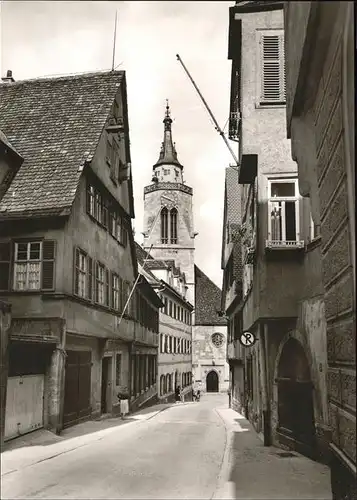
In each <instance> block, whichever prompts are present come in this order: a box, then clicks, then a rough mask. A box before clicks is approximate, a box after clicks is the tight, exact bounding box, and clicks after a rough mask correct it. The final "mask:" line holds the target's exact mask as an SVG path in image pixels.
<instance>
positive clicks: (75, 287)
mask: <svg viewBox="0 0 357 500" xmlns="http://www.w3.org/2000/svg"><path fill="white" fill-rule="evenodd" d="M78 269H79V248H76V247H75V248H74V258H73V292H74V293H75V294H76V295H78V279H79V271H78Z"/></svg>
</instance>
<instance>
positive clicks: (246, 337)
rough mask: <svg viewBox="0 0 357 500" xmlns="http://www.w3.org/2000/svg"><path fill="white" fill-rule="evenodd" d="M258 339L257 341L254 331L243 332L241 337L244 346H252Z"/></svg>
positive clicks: (240, 340)
mask: <svg viewBox="0 0 357 500" xmlns="http://www.w3.org/2000/svg"><path fill="white" fill-rule="evenodd" d="M256 341H257V338H256V336H255V335H254V333H251V332H243V333H242V334H241V336H240V337H239V342H240V343H241V344H242V346H244V347H251V346H252V345H254V344H255V343H256Z"/></svg>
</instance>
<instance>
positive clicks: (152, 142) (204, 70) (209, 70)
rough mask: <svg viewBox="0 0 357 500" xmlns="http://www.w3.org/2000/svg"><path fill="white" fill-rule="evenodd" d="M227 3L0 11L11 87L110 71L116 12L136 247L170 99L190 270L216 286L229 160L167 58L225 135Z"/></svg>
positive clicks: (17, 5)
mask: <svg viewBox="0 0 357 500" xmlns="http://www.w3.org/2000/svg"><path fill="white" fill-rule="evenodd" d="M233 4H234V2H225V1H217V2H186V1H179V2H175V1H160V2H154V1H152V2H151V1H150V2H140V1H128V2H87V1H79V2H70V1H64V2H60V1H58V2H56V1H38V2H32V1H24V2H22V1H3V2H1V75H2V76H3V75H4V74H5V73H6V70H8V69H11V70H12V71H13V76H14V78H15V80H16V79H18V80H21V79H26V78H35V77H39V76H45V75H59V74H65V73H79V72H86V71H96V70H104V69H108V70H109V69H111V64H112V47H113V31H114V18H115V11H116V10H117V11H118V27H117V45H116V46H117V48H116V57H115V64H116V65H119V64H120V66H119V68H118V69H123V70H125V71H126V76H127V85H128V108H129V123H130V140H131V156H132V168H133V180H134V195H135V214H136V218H135V222H134V225H135V230H136V240H137V241H138V242H139V243H142V241H143V239H142V235H141V231H142V230H143V188H144V186H145V185H147V184H150V182H151V174H152V165H153V164H154V163H155V162H156V161H157V159H158V155H159V151H160V145H161V141H162V138H163V123H162V120H163V115H164V107H165V99H166V98H168V99H169V102H170V106H171V111H172V118H173V120H174V122H173V138H174V141H175V142H176V148H177V152H178V158H179V160H180V162H181V163H182V164H183V165H184V178H185V180H186V182H187V184H188V185H190V186H192V187H193V190H194V191H193V192H194V198H193V202H194V220H195V230H196V231H198V232H199V235H198V236H197V238H196V240H195V241H196V264H197V265H198V266H199V267H200V268H201V269H202V270H203V271H204V272H205V273H206V274H208V276H209V277H210V278H211V279H212V280H213V281H214V282H215V283H216V284H217V285H218V286H220V287H221V285H222V271H221V262H220V258H221V241H222V217H223V195H224V172H225V167H227V166H228V164H229V163H232V161H233V160H232V157H231V156H230V153H229V151H228V150H227V148H226V146H225V144H224V142H223V140H222V139H221V138H220V136H219V135H218V133H217V132H216V131H215V129H214V126H213V125H212V122H211V119H210V118H209V116H208V113H207V111H206V109H205V108H204V107H203V104H202V102H201V101H200V99H199V97H198V95H197V93H196V91H195V89H194V87H193V86H192V84H191V82H190V81H189V79H188V77H187V75H186V74H185V73H184V71H183V68H182V67H181V65H180V64H179V62H178V61H177V60H176V57H175V55H176V54H177V53H179V54H180V56H181V58H182V60H183V62H184V63H185V65H186V66H187V68H188V70H189V71H190V72H191V75H192V77H193V78H194V80H195V81H196V83H197V85H198V86H199V88H200V90H201V92H202V93H203V96H204V97H205V99H206V101H207V102H208V104H209V105H210V107H211V109H212V111H213V114H214V115H215V117H216V119H217V121H218V123H219V124H220V126H221V127H222V128H223V127H224V125H225V124H226V122H227V119H228V113H229V92H230V61H228V59H227V50H228V20H229V16H228V14H229V10H228V9H229V7H230V6H231V5H233ZM226 130H227V128H226ZM233 147H234V148H235V149H236V146H235V145H234V144H233Z"/></svg>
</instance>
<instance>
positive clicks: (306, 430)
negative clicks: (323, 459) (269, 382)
mask: <svg viewBox="0 0 357 500" xmlns="http://www.w3.org/2000/svg"><path fill="white" fill-rule="evenodd" d="M277 375H278V376H277V384H278V433H279V441H281V442H282V443H284V444H287V445H288V446H291V447H293V448H294V449H296V450H297V451H298V452H300V453H303V454H304V455H307V456H310V457H311V458H314V455H315V419H314V403H313V385H312V382H311V374H310V367H309V362H308V359H307V357H306V354H305V351H304V348H303V346H302V345H301V344H300V342H298V341H297V340H296V339H294V338H290V339H289V340H288V341H287V342H286V343H285V345H284V347H283V349H282V352H281V356H280V359H279V364H278V373H277ZM284 438H285V439H284Z"/></svg>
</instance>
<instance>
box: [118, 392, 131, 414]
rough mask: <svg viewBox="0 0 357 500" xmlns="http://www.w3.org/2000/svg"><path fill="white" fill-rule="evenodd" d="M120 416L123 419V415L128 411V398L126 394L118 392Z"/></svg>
mask: <svg viewBox="0 0 357 500" xmlns="http://www.w3.org/2000/svg"><path fill="white" fill-rule="evenodd" d="M118 400H119V408H120V416H121V418H122V420H124V417H125V415H127V414H128V413H129V399H128V396H127V395H126V394H122V393H120V392H119V393H118Z"/></svg>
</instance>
